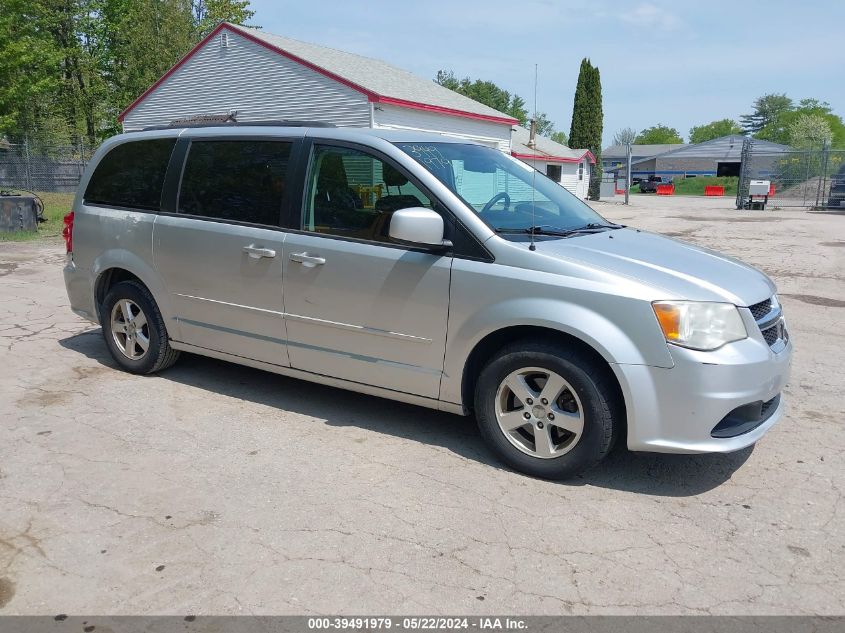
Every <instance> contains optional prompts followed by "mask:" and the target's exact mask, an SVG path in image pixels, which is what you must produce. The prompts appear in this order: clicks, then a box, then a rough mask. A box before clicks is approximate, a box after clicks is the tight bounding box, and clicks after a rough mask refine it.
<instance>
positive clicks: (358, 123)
mask: <svg viewBox="0 0 845 633" xmlns="http://www.w3.org/2000/svg"><path fill="white" fill-rule="evenodd" d="M227 35H228V46H225V47H224V46H222V45H221V41H220V37H219V36H218V37H214V38H212V39H210V40H209V41H208V42H206V43H205V44H204V45H203V46H202V48H201V49H200V50H198V51H197V52H196V54H195V55H194V56H193V57H191V58H190V59H189V60H188V61H187V62H185V63H184V64H183V65H182V66H181V67H179V68H178V69H177V70H176V71H175V72H174V73H173V74H172V75H170V77H168V78H167V79H165V80H164V81H163V82H162V83H161V84H160V85H159V86H158V87H156V89H155V90H153V92H152V93H150V94H149V95H147V96H146V97H145V98H144V99H143V100H142V101H141V102H140V103H139V104H138V105H137V106H136V107H135V108H134V109H133V110H131V111H130V112H129V113H128V114H127V115H126V118H125V120H124V122H123V126H124V130H125V131H127V132H128V131H132V130H139V129H142V128H144V127H147V126H151V125H167V124H168V123H170V122H171V121H172V120H173V119H178V118H183V117H189V116H195V115H201V114H227V113H229V112H234V111H237V113H238V115H237V119H238V121H260V120H267V119H292V120H308V121H324V122H327V123H334V124H335V125H338V126H351V127H369V126H370V106H369V102H368V99H367V97H366V95H364V94H362V93H360V92H359V91H357V90H353V89H352V88H349V87H348V86H345V85H343V84H342V83H339V82H337V81H335V80H333V79H329V78H328V77H326V76H324V75H322V74H320V73H318V72H316V71H313V70H311V69H309V68H307V67H305V66H303V65H301V64H299V63H297V62H294V61H291V60H289V59H287V58H286V57H284V56H282V55H280V54H279V53H277V52H275V51H271V50H269V49H267V48H265V47H263V46H261V45H259V44H256V43H255V42H252V41H251V40H249V39H247V38H245V37H242V36H240V35H238V34H236V33H234V32H231V31H230V32H228V33H227Z"/></svg>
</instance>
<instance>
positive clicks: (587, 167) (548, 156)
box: [511, 125, 596, 199]
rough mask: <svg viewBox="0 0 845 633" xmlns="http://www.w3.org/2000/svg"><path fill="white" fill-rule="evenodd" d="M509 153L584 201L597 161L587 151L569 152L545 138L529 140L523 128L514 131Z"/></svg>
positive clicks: (526, 130) (576, 150)
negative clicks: (593, 167)
mask: <svg viewBox="0 0 845 633" xmlns="http://www.w3.org/2000/svg"><path fill="white" fill-rule="evenodd" d="M511 154H512V155H513V156H514V157H515V158H518V159H520V160H521V161H523V162H525V163H528V164H529V165H531V166H532V167H534V168H535V169H538V170H540V171H541V172H543V173H544V174H546V175H547V176H548V177H549V178H551V179H552V180H554V181H555V182H557V183H560V184H561V185H563V186H564V187H566V189H568V190H569V191H570V192H571V193H573V194H575V195H576V196H578V197H579V198H582V199H583V198H586V197H587V193H588V190H589V187H590V173H591V171H592V166H593V165H595V163H596V158H595V156H593V153H592V152H591V151H590V150H588V149H570V148H568V147H567V146H566V145H561V144H560V143H557V142H555V141H553V140H552V139H550V138H546V137H545V136H535V137H534V138H532V135H531V131H530V130H529V129H527V128H524V127H522V126H519V125H517V126H515V127H514V128H513V136H512V137H511Z"/></svg>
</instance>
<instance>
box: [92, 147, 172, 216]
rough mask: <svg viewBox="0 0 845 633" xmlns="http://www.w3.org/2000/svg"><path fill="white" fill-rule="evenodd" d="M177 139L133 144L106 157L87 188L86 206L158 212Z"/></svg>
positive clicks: (110, 152) (113, 151) (119, 148)
mask: <svg viewBox="0 0 845 633" xmlns="http://www.w3.org/2000/svg"><path fill="white" fill-rule="evenodd" d="M174 145H176V139H175V138H164V139H151V140H149V141H130V142H128V143H122V144H121V145H118V146H117V147H115V148H113V149H111V150H110V151H109V152H108V153H107V154H106V155H105V156H103V158H102V160H101V161H100V163H99V164H98V165H97V168H96V169H95V170H94V173H93V174H92V176H91V180H90V181H89V182H88V187H87V188H86V189H85V196H84V201H85V204H101V205H105V206H114V207H129V208H133V209H145V210H149V211H158V210H159V207H160V206H161V187H162V185H163V184H164V175H165V173H166V172H167V163H168V162H169V161H170V154H171V153H172V152H173V146H174Z"/></svg>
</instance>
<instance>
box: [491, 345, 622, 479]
mask: <svg viewBox="0 0 845 633" xmlns="http://www.w3.org/2000/svg"><path fill="white" fill-rule="evenodd" d="M616 394H617V390H616V388H615V386H614V383H613V380H612V375H611V374H610V370H609V369H608V368H607V367H606V366H604V365H603V364H601V363H598V362H596V361H595V360H593V359H592V358H591V357H590V356H588V355H587V354H584V353H583V352H581V351H580V350H575V349H572V348H569V347H567V346H565V345H561V344H552V343H543V342H539V341H531V340H528V341H522V342H518V343H514V344H511V345H508V346H507V347H505V348H504V349H502V350H501V351H500V352H499V353H498V354H497V355H496V356H494V357H493V358H492V359H491V360H490V362H488V363H487V365H486V366H485V367H484V369H483V370H482V371H481V374H480V375H479V378H478V382H477V383H476V388H475V415H476V419H477V421H478V428H479V430H480V432H481V435H482V437H483V438H484V440H485V441H486V443H487V445H488V446H489V447H490V448H491V449H492V450H493V452H494V453H495V454H496V455H497V456H498V457H499V458H500V459H501V460H502V461H504V462H505V463H507V464H508V465H509V466H511V467H512V468H514V469H516V470H518V471H520V472H523V473H526V474H528V475H532V476H535V477H542V478H544V479H566V478H569V477H572V476H574V475H578V474H580V473H582V472H584V471H586V470H587V469H589V468H591V467H593V466H594V465H596V464H597V463H598V462H600V461H601V460H602V459H604V457H605V456H606V455H607V454H608V453H609V452H610V450H611V448H612V447H613V444H614V441H615V439H616V430H617V429H618V428H623V420H622V419H621V418H622V415H623V412H622V407H621V406H620V403H619V402H618V396H617V395H616Z"/></svg>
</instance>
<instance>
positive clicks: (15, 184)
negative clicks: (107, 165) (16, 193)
mask: <svg viewBox="0 0 845 633" xmlns="http://www.w3.org/2000/svg"><path fill="white" fill-rule="evenodd" d="M93 153H94V148H92V147H90V146H88V145H85V144H83V143H78V144H75V145H47V146H43V145H40V146H38V147H33V146H31V145H30V144H29V143H26V142H25V143H20V144H9V143H3V144H2V145H0V189H26V190H28V191H56V192H73V191H76V188H77V186H78V185H79V179H80V178H81V177H82V173H83V171H84V170H85V165H86V164H87V163H88V161H89V160H90V159H91V156H92V155H93Z"/></svg>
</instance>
